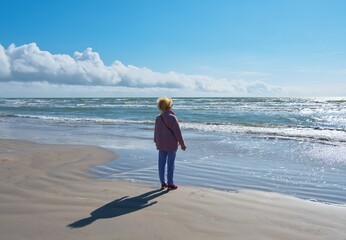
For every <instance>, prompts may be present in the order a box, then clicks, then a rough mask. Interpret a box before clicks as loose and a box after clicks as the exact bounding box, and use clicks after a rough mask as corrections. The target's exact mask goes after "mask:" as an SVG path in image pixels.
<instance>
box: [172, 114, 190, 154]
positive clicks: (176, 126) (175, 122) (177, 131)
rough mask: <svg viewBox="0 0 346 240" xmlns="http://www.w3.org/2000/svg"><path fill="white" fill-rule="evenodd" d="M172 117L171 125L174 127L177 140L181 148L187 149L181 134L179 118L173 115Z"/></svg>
mask: <svg viewBox="0 0 346 240" xmlns="http://www.w3.org/2000/svg"><path fill="white" fill-rule="evenodd" d="M171 119H172V122H171V127H172V130H173V132H174V135H175V137H176V139H177V141H178V142H179V144H180V147H181V149H182V150H183V151H185V149H186V145H185V141H184V138H183V136H182V134H181V130H180V126H179V123H178V120H177V118H176V117H175V116H173V117H172V118H171Z"/></svg>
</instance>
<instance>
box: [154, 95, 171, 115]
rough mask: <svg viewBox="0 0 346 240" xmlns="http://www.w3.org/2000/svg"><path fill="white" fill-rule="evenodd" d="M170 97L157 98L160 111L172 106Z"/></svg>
mask: <svg viewBox="0 0 346 240" xmlns="http://www.w3.org/2000/svg"><path fill="white" fill-rule="evenodd" d="M172 103H173V102H172V98H170V97H161V98H159V99H157V106H158V108H159V109H160V111H161V112H164V111H166V110H168V109H170V108H172Z"/></svg>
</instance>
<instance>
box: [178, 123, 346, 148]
mask: <svg viewBox="0 0 346 240" xmlns="http://www.w3.org/2000/svg"><path fill="white" fill-rule="evenodd" d="M182 127H183V128H184V129H190V130H197V131H203V132H221V133H246V134H254V135H260V136H263V137H267V138H277V139H293V140H315V141H319V142H330V143H346V131H345V130H344V129H333V128H320V127H313V128H312V127H299V126H277V125H276V126H274V125H272V126H268V125H250V124H220V123H214V124H213V123H212V124H205V123H187V122H186V123H182Z"/></svg>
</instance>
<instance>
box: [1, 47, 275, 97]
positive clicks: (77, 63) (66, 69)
mask: <svg viewBox="0 0 346 240" xmlns="http://www.w3.org/2000/svg"><path fill="white" fill-rule="evenodd" d="M0 82H3V83H10V82H17V83H18V82H19V83H40V82H41V83H45V84H52V85H67V86H83V87H85V86H94V87H100V86H103V87H119V88H131V89H147V90H148V89H176V90H184V91H185V92H188V91H191V92H193V91H198V92H205V93H208V92H209V93H210V92H213V93H229V94H230V95H231V94H237V95H239V94H244V95H248V94H252V95H278V94H279V93H280V92H281V91H282V89H280V88H279V87H275V86H271V85H268V84H266V83H264V82H261V81H253V82H246V81H241V80H228V79H220V78H214V77H211V76H206V75H188V74H183V73H177V72H167V73H161V72H155V71H153V70H151V69H149V68H146V67H136V66H133V65H124V64H123V63H121V62H120V61H115V62H114V63H112V64H111V65H105V64H104V63H103V61H102V59H101V58H100V55H99V54H98V53H97V52H94V51H93V50H92V49H91V48H87V49H86V50H85V51H84V52H78V51H76V52H75V53H74V54H73V55H72V56H70V55H66V54H52V53H50V52H48V51H42V50H40V49H39V47H38V46H37V44H36V43H30V44H25V45H22V46H18V47H16V46H15V45H14V44H11V45H10V46H9V47H8V48H7V49H6V48H4V47H3V46H2V45H0Z"/></svg>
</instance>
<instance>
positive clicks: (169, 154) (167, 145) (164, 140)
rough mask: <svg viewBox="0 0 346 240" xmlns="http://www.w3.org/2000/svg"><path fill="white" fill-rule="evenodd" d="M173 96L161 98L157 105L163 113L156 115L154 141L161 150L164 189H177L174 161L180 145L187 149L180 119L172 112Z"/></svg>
mask: <svg viewBox="0 0 346 240" xmlns="http://www.w3.org/2000/svg"><path fill="white" fill-rule="evenodd" d="M172 106H173V105H172V98H167V97H163V98H159V99H158V100H157V107H158V109H159V110H160V111H161V114H160V115H158V116H157V117H156V121H155V132H154V142H155V144H156V148H157V150H159V161H158V168H159V177H160V182H161V187H162V189H164V188H168V189H169V190H174V189H177V188H178V186H177V185H175V184H174V181H173V175H174V161H175V156H176V152H177V150H178V146H179V145H180V147H181V149H182V150H183V151H185V149H186V145H185V142H184V139H183V136H182V134H181V131H180V127H179V123H178V119H177V118H176V116H175V114H174V112H172ZM166 163H167V183H166V181H165V168H166Z"/></svg>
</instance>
